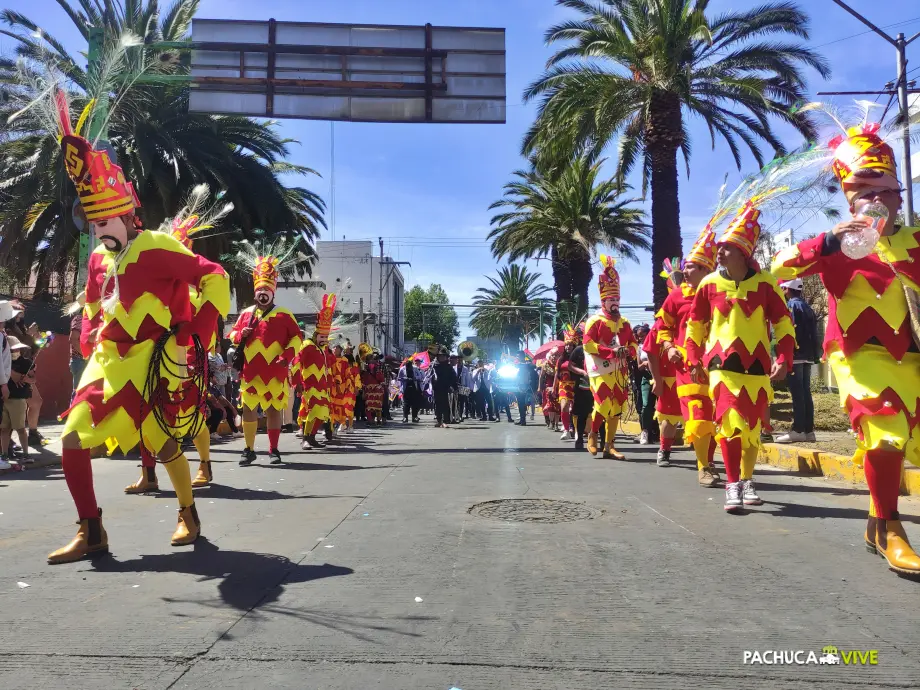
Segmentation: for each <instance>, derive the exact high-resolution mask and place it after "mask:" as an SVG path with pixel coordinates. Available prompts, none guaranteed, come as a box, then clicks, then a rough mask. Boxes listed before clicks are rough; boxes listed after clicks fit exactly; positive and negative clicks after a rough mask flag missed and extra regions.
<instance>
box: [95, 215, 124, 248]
mask: <svg viewBox="0 0 920 690" xmlns="http://www.w3.org/2000/svg"><path fill="white" fill-rule="evenodd" d="M133 222H134V221H133V218H132V217H131V216H127V215H126V216H118V217H117V218H107V219H105V220H97V221H94V222H92V223H90V225H91V227H92V229H93V233H94V234H95V235H96V239H98V240H99V241H100V242H102V244H103V245H104V246H105V248H106V249H108V250H109V251H110V252H115V253H116V254H117V253H118V252H120V251H121V250H122V249H124V248H125V246H126V245H127V244H128V240H129V239H131V238H130V237H129V236H128V224H129V223H130V224H132V225H133Z"/></svg>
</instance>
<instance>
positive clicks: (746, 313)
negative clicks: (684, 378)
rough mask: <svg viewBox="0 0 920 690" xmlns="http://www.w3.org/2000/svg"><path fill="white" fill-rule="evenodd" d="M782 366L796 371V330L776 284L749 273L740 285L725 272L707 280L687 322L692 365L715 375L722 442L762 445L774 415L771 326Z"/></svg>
mask: <svg viewBox="0 0 920 690" xmlns="http://www.w3.org/2000/svg"><path fill="white" fill-rule="evenodd" d="M771 325H772V327H773V335H774V337H775V338H776V361H777V362H778V363H782V364H786V365H787V366H789V367H791V366H792V353H793V350H794V349H795V328H794V326H793V325H792V318H791V317H790V315H789V309H788V308H787V307H786V300H785V298H783V295H782V293H781V292H780V291H779V287H778V286H777V284H776V279H775V278H774V277H773V276H772V275H770V274H769V273H768V272H766V271H756V272H755V271H754V270H753V269H752V270H751V271H749V273H748V275H747V277H746V278H745V279H744V280H742V281H741V282H739V283H736V282H735V281H734V280H732V279H730V278H728V277H726V276H723V275H722V274H721V272H720V271H716V272H715V273H710V274H709V275H708V276H706V277H705V278H703V280H702V281H701V282H700V285H699V288H697V292H696V295H695V297H694V299H693V304H692V306H691V307H690V313H689V315H688V317H687V329H686V341H685V344H686V347H687V364H688V365H690V366H695V365H697V364H699V363H700V362H702V363H703V366H704V367H705V368H706V369H708V370H709V390H710V394H711V395H712V399H713V401H714V402H715V419H716V427H717V428H716V438H717V439H722V438H736V437H740V438H741V443H742V445H743V446H753V445H758V444H759V443H760V430H761V427H762V425H763V423H764V421H767V417H768V415H769V413H770V401H771V400H773V387H772V386H771V385H770V369H771V360H770V328H769V327H770V326H771Z"/></svg>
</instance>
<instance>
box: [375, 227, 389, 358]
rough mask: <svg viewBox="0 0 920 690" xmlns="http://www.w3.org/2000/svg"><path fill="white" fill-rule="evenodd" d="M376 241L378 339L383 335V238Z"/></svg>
mask: <svg viewBox="0 0 920 690" xmlns="http://www.w3.org/2000/svg"><path fill="white" fill-rule="evenodd" d="M377 240H378V241H379V242H380V264H379V273H380V291H379V292H378V293H377V337H378V338H379V337H380V335H381V334H382V333H383V238H382V237H378V238H377ZM378 346H379V344H378ZM383 354H387V353H386V352H384V353H383Z"/></svg>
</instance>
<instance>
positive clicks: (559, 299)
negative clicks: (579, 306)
mask: <svg viewBox="0 0 920 690" xmlns="http://www.w3.org/2000/svg"><path fill="white" fill-rule="evenodd" d="M550 257H551V259H552V263H553V287H554V289H555V291H556V313H557V314H563V313H564V312H565V308H564V306H563V305H566V304H571V303H572V299H573V296H572V270H571V266H570V265H569V262H568V261H566V260H565V259H564V258H563V257H562V256H561V255H560V253H559V248H558V247H557V246H555V245H554V246H553V249H552V253H551V255H550ZM563 325H564V324H562V323H557V324H556V335H557V336H559V334H560V333H561V331H562V327H563Z"/></svg>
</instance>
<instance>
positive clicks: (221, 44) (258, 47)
mask: <svg viewBox="0 0 920 690" xmlns="http://www.w3.org/2000/svg"><path fill="white" fill-rule="evenodd" d="M193 47H194V49H195V50H202V51H213V52H219V53H236V52H240V51H242V52H245V53H268V54H272V53H275V54H277V53H287V54H292V55H293V54H299V55H363V56H373V57H419V58H423V57H425V56H426V55H427V54H428V52H427V51H426V50H425V49H424V48H373V47H359V46H301V45H295V44H288V43H275V44H273V45H272V43H271V32H269V44H268V45H266V44H265V43H233V42H227V41H195V43H194V44H193ZM430 52H431V55H432V56H434V57H444V56H445V55H447V52H448V51H446V50H431V51H430ZM474 52H478V53H483V54H487V53H492V52H495V53H496V54H497V53H500V52H504V51H474Z"/></svg>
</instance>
